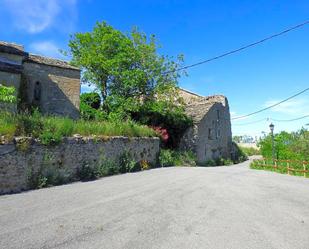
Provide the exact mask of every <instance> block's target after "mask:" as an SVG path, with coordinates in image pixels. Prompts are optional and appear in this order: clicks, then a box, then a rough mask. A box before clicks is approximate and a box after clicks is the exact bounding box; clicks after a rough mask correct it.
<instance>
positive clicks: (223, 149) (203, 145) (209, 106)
mask: <svg viewBox="0 0 309 249" xmlns="http://www.w3.org/2000/svg"><path fill="white" fill-rule="evenodd" d="M179 95H180V97H182V99H183V100H184V103H185V110H186V114H187V115H188V116H190V117H191V118H192V120H193V126H192V127H190V128H188V130H187V131H186V132H185V134H184V135H183V137H182V139H181V141H180V145H179V147H180V149H183V150H191V151H193V152H195V153H196V155H197V160H198V162H199V163H202V162H205V161H207V160H210V159H217V158H220V157H222V158H231V157H232V156H233V155H232V150H233V146H232V131H231V118H230V110H229V104H228V100H227V98H226V97H225V96H223V95H214V96H208V97H203V96H200V95H197V94H195V93H192V92H190V91H187V90H184V89H179Z"/></svg>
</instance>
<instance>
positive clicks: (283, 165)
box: [250, 159, 309, 177]
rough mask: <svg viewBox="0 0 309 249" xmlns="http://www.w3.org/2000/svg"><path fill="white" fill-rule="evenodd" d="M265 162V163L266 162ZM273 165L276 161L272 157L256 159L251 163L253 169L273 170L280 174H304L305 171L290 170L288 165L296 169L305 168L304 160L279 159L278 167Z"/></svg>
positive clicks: (307, 174) (307, 167)
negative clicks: (288, 160)
mask: <svg viewBox="0 0 309 249" xmlns="http://www.w3.org/2000/svg"><path fill="white" fill-rule="evenodd" d="M264 162H265V164H264ZM272 165H275V163H274V162H273V160H272V159H265V160H254V161H253V162H252V163H251V164H250V168H251V169H256V170H267V171H273V172H277V173H280V174H288V173H289V175H294V176H304V173H303V172H297V171H293V170H290V171H289V172H288V169H287V168H288V166H289V168H290V169H291V168H292V169H295V170H299V171H301V170H303V169H304V168H303V162H302V161H290V162H289V163H288V162H287V161H277V162H276V165H277V168H274V167H272ZM306 170H309V165H308V164H307V165H306ZM306 177H309V173H306Z"/></svg>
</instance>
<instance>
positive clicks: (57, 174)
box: [28, 152, 152, 189]
mask: <svg viewBox="0 0 309 249" xmlns="http://www.w3.org/2000/svg"><path fill="white" fill-rule="evenodd" d="M52 157H53V155H52V154H48V153H46V154H45V155H44V159H43V163H42V165H41V167H40V168H39V169H38V170H37V171H34V169H30V170H29V172H28V184H29V187H30V188H31V189H38V188H45V187H50V186H56V185H61V184H66V183H69V182H72V181H76V180H80V181H92V180H96V179H98V178H101V177H106V176H112V175H117V174H125V173H132V172H138V171H142V170H148V169H150V168H152V165H151V164H150V163H149V162H148V161H146V160H141V161H140V162H136V161H134V160H133V157H132V156H131V154H130V153H129V152H124V153H123V154H122V155H121V156H120V157H119V159H117V160H111V159H107V158H106V157H105V156H103V155H102V156H101V158H100V160H99V161H98V163H89V162H84V163H83V165H82V167H81V168H79V169H78V170H77V172H76V173H73V172H71V171H68V169H66V168H65V167H64V166H63V165H62V166H61V167H59V166H57V165H54V164H53V163H52V162H53V158H52Z"/></svg>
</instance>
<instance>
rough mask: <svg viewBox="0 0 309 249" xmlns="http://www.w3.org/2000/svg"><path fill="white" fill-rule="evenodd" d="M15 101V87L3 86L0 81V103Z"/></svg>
mask: <svg viewBox="0 0 309 249" xmlns="http://www.w3.org/2000/svg"><path fill="white" fill-rule="evenodd" d="M14 102H16V96H15V88H14V87H8V86H4V85H2V84H1V83H0V103H14Z"/></svg>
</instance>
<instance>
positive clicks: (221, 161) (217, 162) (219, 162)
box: [200, 157, 234, 167]
mask: <svg viewBox="0 0 309 249" xmlns="http://www.w3.org/2000/svg"><path fill="white" fill-rule="evenodd" d="M233 164H234V162H233V161H232V160H231V159H225V158H222V157H219V158H217V159H210V160H207V161H205V162H203V163H201V164H200V166H202V167H214V166H229V165H233Z"/></svg>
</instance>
